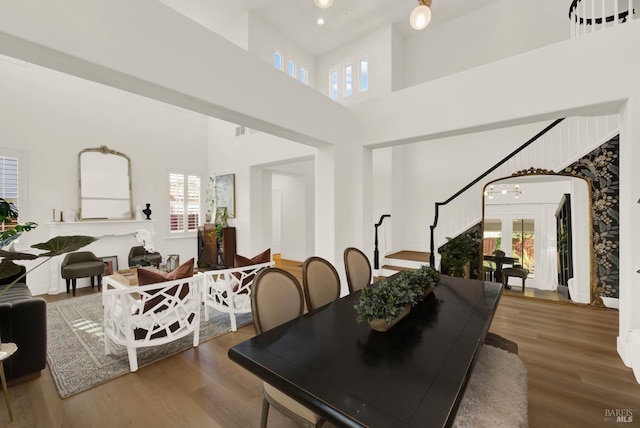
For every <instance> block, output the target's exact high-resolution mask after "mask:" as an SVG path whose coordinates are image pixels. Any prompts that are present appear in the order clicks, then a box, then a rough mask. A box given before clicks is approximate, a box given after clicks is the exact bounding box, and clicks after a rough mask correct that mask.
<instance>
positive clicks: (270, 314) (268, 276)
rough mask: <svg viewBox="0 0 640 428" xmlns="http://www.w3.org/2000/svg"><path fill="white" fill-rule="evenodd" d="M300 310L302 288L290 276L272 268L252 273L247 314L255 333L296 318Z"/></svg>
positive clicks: (301, 306)
mask: <svg viewBox="0 0 640 428" xmlns="http://www.w3.org/2000/svg"><path fill="white" fill-rule="evenodd" d="M303 311H304V298H303V295H302V287H300V283H299V282H298V280H297V279H296V278H295V277H294V276H293V275H291V274H290V273H289V272H287V271H285V270H283V269H280V268H276V267H272V268H267V269H263V270H261V271H260V272H258V273H257V274H256V277H255V279H254V280H253V292H252V293H251V313H252V315H253V324H254V326H255V329H256V332H257V333H258V334H260V333H262V332H264V331H267V330H270V329H272V328H274V327H277V326H279V325H280V324H283V323H285V322H287V321H289V320H292V319H294V318H297V317H299V316H300V315H302V313H303Z"/></svg>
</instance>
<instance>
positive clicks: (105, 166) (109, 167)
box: [78, 146, 135, 220]
mask: <svg viewBox="0 0 640 428" xmlns="http://www.w3.org/2000/svg"><path fill="white" fill-rule="evenodd" d="M78 177H79V186H80V187H79V191H78V195H79V206H80V211H79V213H78V218H79V219H80V220H131V219H133V218H134V216H135V213H134V211H133V206H132V202H131V160H130V159H129V157H128V156H127V155H125V154H123V153H120V152H117V151H115V150H111V149H108V148H107V147H106V146H100V147H97V148H92V149H85V150H83V151H81V152H80V153H79V154H78Z"/></svg>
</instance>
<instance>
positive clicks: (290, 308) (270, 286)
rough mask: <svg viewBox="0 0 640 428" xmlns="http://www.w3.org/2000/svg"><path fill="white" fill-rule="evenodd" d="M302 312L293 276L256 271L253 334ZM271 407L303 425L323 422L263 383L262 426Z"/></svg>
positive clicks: (279, 271)
mask: <svg viewBox="0 0 640 428" xmlns="http://www.w3.org/2000/svg"><path fill="white" fill-rule="evenodd" d="M303 311H304V301H303V297H302V287H300V283H299V282H298V280H297V279H296V278H295V277H294V276H293V275H291V274H290V273H289V272H287V271H285V270H283V269H280V268H275V267H273V268H267V269H263V270H261V271H260V272H258V274H257V275H256V277H255V279H254V280H253V292H252V293H251V313H252V315H253V325H254V327H255V329H256V333H258V334H260V333H262V332H265V331H267V330H270V329H272V328H274V327H277V326H279V325H280V324H284V323H285V322H287V321H290V320H292V319H294V318H298V317H300V316H301V315H302V313H303ZM270 406H273V407H275V408H276V409H278V410H279V411H280V412H281V413H282V414H284V415H285V416H287V417H288V418H290V419H292V420H293V421H295V422H296V423H298V424H299V425H301V426H304V427H319V426H321V425H322V424H323V423H324V422H325V420H324V419H322V418H321V417H320V416H318V415H316V414H315V413H313V412H312V411H311V410H309V409H307V408H306V407H304V406H303V405H302V404H300V403H298V402H297V401H296V400H294V399H293V398H291V397H289V396H288V395H286V394H284V393H283V392H281V391H280V390H278V389H276V388H275V387H273V386H271V385H270V384H268V383H266V382H263V400H262V417H261V420H260V427H261V428H266V426H267V418H268V417H269V407H270Z"/></svg>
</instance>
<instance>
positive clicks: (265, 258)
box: [233, 248, 271, 267]
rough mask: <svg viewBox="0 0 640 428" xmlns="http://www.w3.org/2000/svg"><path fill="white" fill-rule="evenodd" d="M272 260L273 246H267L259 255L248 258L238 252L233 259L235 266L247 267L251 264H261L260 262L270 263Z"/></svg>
mask: <svg viewBox="0 0 640 428" xmlns="http://www.w3.org/2000/svg"><path fill="white" fill-rule="evenodd" d="M270 261H271V248H267V249H266V250H264V251H263V252H261V253H260V254H258V255H257V256H254V257H252V258H250V259H249V258H247V257H244V256H241V255H240V254H236V257H235V259H234V261H233V267H245V266H250V265H259V264H260V263H268V262H270Z"/></svg>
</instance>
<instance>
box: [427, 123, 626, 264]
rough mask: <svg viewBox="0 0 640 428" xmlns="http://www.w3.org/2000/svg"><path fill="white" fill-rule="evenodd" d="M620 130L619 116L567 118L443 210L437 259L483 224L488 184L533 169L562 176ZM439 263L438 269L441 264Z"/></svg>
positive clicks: (436, 233) (437, 233) (436, 241)
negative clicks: (448, 244)
mask: <svg viewBox="0 0 640 428" xmlns="http://www.w3.org/2000/svg"><path fill="white" fill-rule="evenodd" d="M618 130H619V122H618V115H611V116H599V117H571V118H566V119H565V120H564V121H562V122H561V123H560V124H558V125H557V126H555V127H554V128H553V129H551V130H550V131H549V132H547V133H545V134H544V135H543V136H541V137H540V138H539V139H537V140H536V141H534V142H533V143H532V144H531V145H529V146H528V147H526V148H525V149H523V150H522V151H520V152H519V153H517V154H516V155H515V156H513V157H512V158H510V159H509V160H508V161H506V162H505V163H504V164H502V165H501V166H500V167H498V168H497V169H496V170H494V171H493V172H491V173H489V174H488V175H487V176H485V177H483V178H482V180H480V181H479V182H478V183H476V184H475V185H473V186H472V187H470V188H469V189H467V190H466V191H465V192H463V193H462V194H461V195H460V196H458V197H457V198H455V199H453V200H452V201H451V202H449V203H448V204H446V205H441V206H440V207H439V214H438V221H437V227H436V228H435V229H434V249H435V251H434V257H435V258H437V257H438V253H437V249H438V248H439V247H440V246H442V245H443V244H445V243H446V242H447V237H455V236H457V235H459V234H461V233H463V232H464V231H466V230H468V229H469V228H470V227H472V226H474V225H476V224H478V223H479V222H480V221H481V219H482V201H483V199H484V197H483V189H484V186H485V185H486V184H487V183H488V182H490V181H493V180H496V179H499V178H503V177H509V176H511V175H512V174H513V173H516V172H519V171H522V170H526V169H529V168H541V169H546V170H550V171H555V172H561V171H562V170H563V169H564V168H566V167H567V166H569V165H571V164H572V163H573V162H575V161H576V160H578V159H580V158H581V157H583V156H584V155H586V154H588V153H589V152H591V151H592V150H594V149H595V148H597V147H598V146H600V145H601V144H603V143H604V142H606V141H608V140H609V139H611V138H612V137H613V136H615V135H616V134H617V133H618V132H619V131H618ZM435 262H436V266H437V265H438V261H435Z"/></svg>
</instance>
